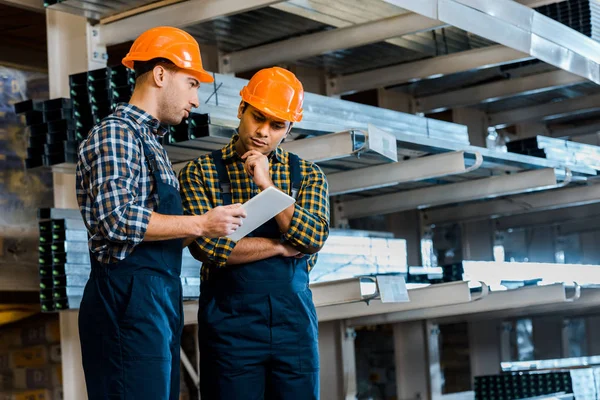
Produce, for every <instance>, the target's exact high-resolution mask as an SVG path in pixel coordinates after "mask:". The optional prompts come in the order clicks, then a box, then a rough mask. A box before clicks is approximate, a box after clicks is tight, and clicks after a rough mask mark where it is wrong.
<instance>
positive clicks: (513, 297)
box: [347, 284, 600, 326]
mask: <svg viewBox="0 0 600 400" xmlns="http://www.w3.org/2000/svg"><path fill="white" fill-rule="evenodd" d="M484 286H485V285H484ZM599 292H600V290H599ZM410 293H412V291H411V292H410ZM577 298H578V295H577V294H575V295H570V293H569V292H568V290H567V288H566V287H565V285H564V284H554V285H547V286H529V287H523V288H519V289H515V290H508V291H499V292H491V293H489V294H488V295H487V296H484V297H482V298H481V299H479V300H477V301H471V302H465V303H463V304H454V305H452V304H442V305H441V306H440V307H436V308H427V309H423V310H418V309H417V310H409V311H400V312H393V313H387V314H381V315H373V316H366V317H359V318H352V319H350V320H349V321H347V323H348V325H349V326H360V325H381V324H393V323H398V322H406V321H417V320H425V319H427V320H436V321H438V320H441V321H468V320H473V319H477V318H490V319H491V318H496V317H499V316H503V317H510V316H511V315H512V316H516V315H519V314H522V313H527V312H529V313H534V312H536V310H538V309H552V308H554V307H555V309H558V307H569V308H576V307H577V305H578V302H579V300H577Z"/></svg>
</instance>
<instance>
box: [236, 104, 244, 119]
mask: <svg viewBox="0 0 600 400" xmlns="http://www.w3.org/2000/svg"><path fill="white" fill-rule="evenodd" d="M243 113H244V101H243V100H242V101H240V105H239V107H238V115H237V117H238V119H242V114H243Z"/></svg>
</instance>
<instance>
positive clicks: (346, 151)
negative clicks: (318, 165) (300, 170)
mask: <svg viewBox="0 0 600 400" xmlns="http://www.w3.org/2000/svg"><path fill="white" fill-rule="evenodd" d="M281 147H282V148H283V149H285V150H286V151H289V152H292V153H295V154H297V155H298V156H299V157H300V158H304V159H305V160H310V161H312V162H323V161H327V160H335V159H338V158H343V157H348V156H351V155H352V154H354V153H356V151H357V150H358V149H357V148H356V142H355V140H354V135H353V134H351V133H349V132H347V131H344V132H336V133H330V134H328V135H323V136H318V137H312V138H308V139H301V140H294V141H291V142H285V143H282V145H281Z"/></svg>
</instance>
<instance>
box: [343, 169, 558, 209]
mask: <svg viewBox="0 0 600 400" xmlns="http://www.w3.org/2000/svg"><path fill="white" fill-rule="evenodd" d="M556 187H557V179H556V174H555V172H554V169H550V168H548V169H539V170H532V171H525V172H520V173H516V174H512V175H505V176H493V177H491V178H481V179H475V180H472V181H466V182H459V183H451V184H446V185H436V186H430V187H426V188H422V189H415V190H409V191H402V192H397V193H391V194H386V195H383V196H376V197H369V198H364V199H359V200H351V201H346V202H343V213H344V217H345V218H360V217H364V216H370V215H382V214H389V213H393V212H399V211H406V210H414V209H418V208H428V207H433V206H438V205H443V204H452V203H461V202H467V201H474V200H480V199H489V198H493V197H498V196H507V195H510V194H515V193H523V192H528V191H533V190H544V189H550V188H556Z"/></svg>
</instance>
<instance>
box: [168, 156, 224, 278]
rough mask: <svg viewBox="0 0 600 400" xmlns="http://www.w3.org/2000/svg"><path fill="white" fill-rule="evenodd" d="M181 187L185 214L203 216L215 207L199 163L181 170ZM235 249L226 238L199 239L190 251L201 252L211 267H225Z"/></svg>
mask: <svg viewBox="0 0 600 400" xmlns="http://www.w3.org/2000/svg"><path fill="white" fill-rule="evenodd" d="M179 187H180V189H179V190H180V194H181V201H182V204H183V212H184V214H186V215H202V214H204V213H206V212H208V211H210V210H211V209H212V208H213V207H215V205H213V204H212V202H211V200H210V197H209V196H208V193H207V189H206V187H205V184H204V179H203V174H202V169H201V166H200V164H199V162H198V161H191V162H189V163H188V164H187V165H186V166H185V167H184V168H183V169H182V170H181V172H180V173H179ZM234 247H235V242H234V241H233V240H230V239H227V238H225V237H222V238H216V239H211V238H206V237H199V238H198V239H196V241H194V242H193V243H191V244H190V251H191V253H192V254H194V255H195V253H196V251H200V252H201V253H202V254H203V255H204V257H206V259H207V260H208V261H209V262H210V264H211V265H214V266H216V267H224V266H225V265H227V259H228V258H229V255H230V254H231V252H232V251H233V248H234Z"/></svg>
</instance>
